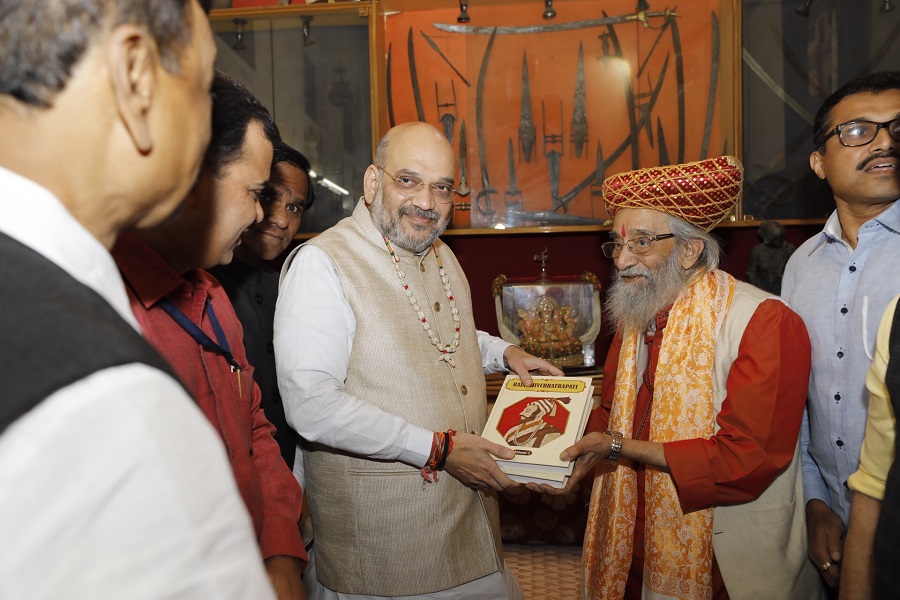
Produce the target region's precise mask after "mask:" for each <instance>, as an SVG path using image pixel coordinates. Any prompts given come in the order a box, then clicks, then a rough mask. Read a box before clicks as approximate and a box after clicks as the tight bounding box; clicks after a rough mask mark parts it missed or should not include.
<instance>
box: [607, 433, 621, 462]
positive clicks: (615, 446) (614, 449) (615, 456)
mask: <svg viewBox="0 0 900 600" xmlns="http://www.w3.org/2000/svg"><path fill="white" fill-rule="evenodd" d="M604 433H605V434H606V435H608V436H609V437H611V438H612V445H611V446H610V447H609V454H608V455H607V456H606V462H619V457H620V456H621V455H622V433H621V432H619V431H605V432H604Z"/></svg>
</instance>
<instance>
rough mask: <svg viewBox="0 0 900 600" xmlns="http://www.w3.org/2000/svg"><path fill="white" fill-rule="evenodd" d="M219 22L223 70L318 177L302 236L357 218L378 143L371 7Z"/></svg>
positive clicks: (223, 17)
mask: <svg viewBox="0 0 900 600" xmlns="http://www.w3.org/2000/svg"><path fill="white" fill-rule="evenodd" d="M273 4H274V3H273ZM211 21H212V24H213V30H214V32H215V38H216V45H217V47H218V56H217V58H216V68H218V69H219V70H221V71H223V72H225V73H227V74H229V75H231V76H233V77H235V78H236V79H238V80H239V81H241V82H242V83H244V84H245V85H246V86H247V87H248V88H249V89H250V90H251V91H252V92H253V93H254V95H256V97H257V98H259V100H260V101H261V102H262V103H263V104H264V105H265V106H266V107H267V108H268V109H269V110H270V111H271V113H272V115H273V117H274V118H275V121H276V123H277V124H278V128H279V129H280V130H281V135H282V137H283V138H284V140H285V141H286V142H287V143H288V144H290V145H291V146H293V147H295V148H297V149H298V150H300V151H301V152H302V153H303V154H304V155H305V156H306V157H307V158H308V159H309V160H310V163H311V165H312V168H313V171H314V172H315V174H316V178H315V181H316V201H315V203H314V204H313V205H312V207H311V208H310V209H309V210H308V211H307V212H305V213H304V214H303V220H302V225H301V229H300V231H301V232H305V233H307V234H308V233H311V232H319V231H324V230H325V229H327V228H328V227H330V226H331V225H333V224H334V223H336V222H337V221H339V220H340V219H341V218H343V217H345V216H348V215H350V213H352V212H353V207H354V206H355V205H356V202H357V199H358V198H359V197H360V196H361V195H362V180H363V173H364V172H365V170H366V168H367V167H368V166H369V164H370V162H371V160H372V159H371V156H372V143H373V138H374V137H375V133H374V132H373V106H372V98H373V94H372V78H371V72H372V65H371V64H370V63H371V61H370V50H369V47H370V35H369V31H370V23H371V19H370V6H369V3H368V2H365V3H343V4H327V5H326V4H322V5H311V6H308V7H307V6H302V5H301V6H299V7H293V6H291V7H274V6H273V7H267V8H255V9H234V8H232V9H229V10H214V11H213V12H212V14H211ZM375 110H376V112H377V108H376V109H375Z"/></svg>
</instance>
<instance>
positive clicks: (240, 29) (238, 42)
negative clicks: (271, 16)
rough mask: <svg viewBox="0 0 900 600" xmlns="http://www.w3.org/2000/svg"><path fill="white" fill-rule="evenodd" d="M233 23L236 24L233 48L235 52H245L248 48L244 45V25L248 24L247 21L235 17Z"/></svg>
mask: <svg viewBox="0 0 900 600" xmlns="http://www.w3.org/2000/svg"><path fill="white" fill-rule="evenodd" d="M231 21H232V22H233V23H234V43H233V44H232V45H231V47H232V48H234V49H235V50H245V49H246V48H247V46H245V45H244V25H246V24H247V19H245V18H243V17H235V18H234V19H232V20H231Z"/></svg>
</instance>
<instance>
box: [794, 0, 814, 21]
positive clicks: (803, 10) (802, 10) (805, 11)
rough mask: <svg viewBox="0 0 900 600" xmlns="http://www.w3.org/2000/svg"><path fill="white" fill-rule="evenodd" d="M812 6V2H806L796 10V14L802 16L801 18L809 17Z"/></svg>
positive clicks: (808, 0)
mask: <svg viewBox="0 0 900 600" xmlns="http://www.w3.org/2000/svg"><path fill="white" fill-rule="evenodd" d="M810 4H812V0H804V1H803V4H801V5H800V6H798V7H797V8H795V9H794V12H795V13H797V14H798V15H800V16H801V17H808V16H809V5H810Z"/></svg>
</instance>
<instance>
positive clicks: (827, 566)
mask: <svg viewBox="0 0 900 600" xmlns="http://www.w3.org/2000/svg"><path fill="white" fill-rule="evenodd" d="M829 568H831V561H827V562H826V563H825V564H823V565H822V572H823V573H824V572H825V571H827V570H828V569H829Z"/></svg>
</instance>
